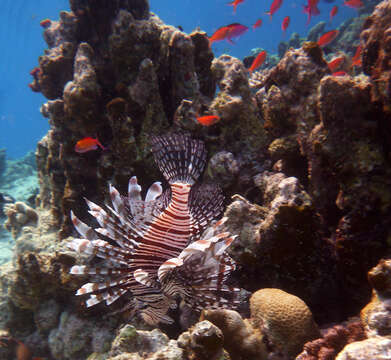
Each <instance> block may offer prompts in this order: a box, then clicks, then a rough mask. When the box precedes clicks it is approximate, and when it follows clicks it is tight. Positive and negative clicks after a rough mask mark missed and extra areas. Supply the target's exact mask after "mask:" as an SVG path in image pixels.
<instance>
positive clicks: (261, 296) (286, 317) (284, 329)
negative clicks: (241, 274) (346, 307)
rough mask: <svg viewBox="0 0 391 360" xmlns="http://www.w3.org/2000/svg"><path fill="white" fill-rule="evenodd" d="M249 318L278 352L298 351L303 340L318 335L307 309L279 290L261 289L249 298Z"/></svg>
mask: <svg viewBox="0 0 391 360" xmlns="http://www.w3.org/2000/svg"><path fill="white" fill-rule="evenodd" d="M250 311H251V321H252V323H253V325H254V327H256V328H259V329H261V330H262V332H263V333H264V334H265V335H267V337H268V339H269V340H270V341H271V342H272V343H273V345H275V346H276V347H277V348H278V349H279V350H280V351H281V352H283V353H285V354H287V355H288V356H295V355H297V354H298V353H300V351H301V349H302V348H303V345H304V343H306V342H307V341H309V340H312V339H315V338H317V337H319V336H320V333H319V330H318V327H317V325H316V324H315V322H314V320H313V318H312V313H311V310H310V309H309V308H308V306H307V305H306V304H305V302H304V301H302V300H301V299H299V298H298V297H297V296H294V295H291V294H288V293H287V292H285V291H282V290H280V289H261V290H258V291H256V292H255V293H254V294H253V295H252V296H251V298H250Z"/></svg>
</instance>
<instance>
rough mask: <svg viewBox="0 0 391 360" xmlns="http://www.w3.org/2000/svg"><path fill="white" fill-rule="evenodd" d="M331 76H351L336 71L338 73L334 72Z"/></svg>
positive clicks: (344, 72)
mask: <svg viewBox="0 0 391 360" xmlns="http://www.w3.org/2000/svg"><path fill="white" fill-rule="evenodd" d="M331 75H333V76H347V75H349V74H348V73H347V72H346V71H336V72H333V73H332V74H331Z"/></svg>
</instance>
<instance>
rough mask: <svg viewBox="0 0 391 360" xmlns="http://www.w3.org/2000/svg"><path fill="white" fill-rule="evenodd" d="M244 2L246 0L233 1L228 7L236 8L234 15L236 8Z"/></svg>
mask: <svg viewBox="0 0 391 360" xmlns="http://www.w3.org/2000/svg"><path fill="white" fill-rule="evenodd" d="M242 2H244V0H233V1H231V2H230V3H228V5H231V6H233V7H234V14H235V13H236V7H237V6H238V5H239V4H241V3H242Z"/></svg>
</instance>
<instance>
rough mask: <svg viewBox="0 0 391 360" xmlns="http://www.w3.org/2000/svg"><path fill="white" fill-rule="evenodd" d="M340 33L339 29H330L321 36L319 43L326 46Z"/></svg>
mask: <svg viewBox="0 0 391 360" xmlns="http://www.w3.org/2000/svg"><path fill="white" fill-rule="evenodd" d="M338 34H339V31H338V30H331V31H328V32H327V33H325V34H323V35H322V36H321V37H320V38H319V40H318V45H319V46H320V47H323V46H326V45H328V44H330V43H331V42H332V41H333V40H334V39H335V38H336V37H337V35H338Z"/></svg>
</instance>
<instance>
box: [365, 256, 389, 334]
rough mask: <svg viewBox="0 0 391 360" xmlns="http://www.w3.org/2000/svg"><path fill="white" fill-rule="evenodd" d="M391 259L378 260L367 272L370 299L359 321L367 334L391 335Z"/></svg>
mask: <svg viewBox="0 0 391 360" xmlns="http://www.w3.org/2000/svg"><path fill="white" fill-rule="evenodd" d="M390 275H391V260H384V259H382V260H380V262H379V264H378V265H376V266H375V267H374V268H372V269H371V270H370V271H369V272H368V280H369V283H370V284H371V286H372V289H373V290H372V299H371V301H370V302H369V303H368V304H367V305H366V306H365V307H364V308H363V309H362V310H361V322H362V324H363V326H364V328H365V332H366V334H367V336H368V337H369V338H370V337H376V336H388V337H389V336H391V309H390V303H391V276H390Z"/></svg>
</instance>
